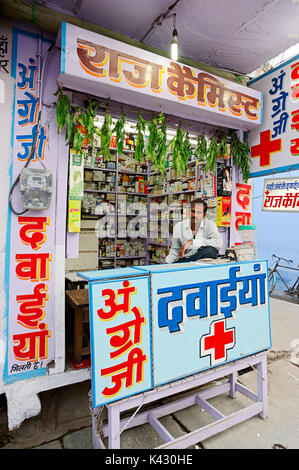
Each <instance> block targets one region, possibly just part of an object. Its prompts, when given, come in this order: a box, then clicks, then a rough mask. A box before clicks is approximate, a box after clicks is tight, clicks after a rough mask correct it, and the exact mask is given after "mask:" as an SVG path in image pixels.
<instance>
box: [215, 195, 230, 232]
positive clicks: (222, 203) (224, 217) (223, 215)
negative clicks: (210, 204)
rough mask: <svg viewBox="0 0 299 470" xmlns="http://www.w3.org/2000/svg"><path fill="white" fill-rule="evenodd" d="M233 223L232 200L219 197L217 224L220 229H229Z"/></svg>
mask: <svg viewBox="0 0 299 470" xmlns="http://www.w3.org/2000/svg"><path fill="white" fill-rule="evenodd" d="M230 222H231V198H230V197H225V196H223V197H217V209H216V224H217V225H218V227H229V226H230Z"/></svg>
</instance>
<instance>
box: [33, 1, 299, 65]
mask: <svg viewBox="0 0 299 470" xmlns="http://www.w3.org/2000/svg"><path fill="white" fill-rule="evenodd" d="M34 3H35V4H37V5H43V6H46V7H48V8H51V9H54V10H57V11H59V12H65V13H67V14H71V15H75V16H77V17H79V18H81V19H83V20H86V21H89V22H92V23H95V24H98V25H100V26H102V27H105V28H108V29H111V30H113V31H116V32H118V33H120V34H123V35H125V36H128V37H130V38H132V39H135V40H137V41H141V40H142V38H143V37H144V35H145V34H146V33H148V32H149V30H150V28H151V26H152V25H153V24H154V22H155V20H156V19H157V18H158V17H159V16H160V15H163V14H164V13H166V12H167V10H168V9H169V7H173V9H172V10H171V13H176V26H177V31H178V38H179V48H180V55H181V56H182V57H185V58H188V59H192V60H196V61H200V62H204V63H206V64H210V65H214V66H216V67H220V68H224V69H229V70H232V71H235V72H239V73H242V74H248V73H250V72H252V71H253V70H255V69H257V68H258V67H260V66H261V65H263V64H265V63H266V62H267V61H268V60H270V59H271V58H273V57H275V56H277V55H278V54H280V53H282V52H283V51H285V50H286V49H287V48H289V47H291V46H293V45H294V44H296V43H297V42H299V27H298V25H299V0H177V1H175V0H34ZM172 30H173V18H172V17H169V18H166V19H164V20H163V21H162V23H161V24H160V25H159V26H157V25H155V26H154V27H153V29H152V30H150V32H149V34H148V35H147V36H146V37H145V38H144V43H146V44H148V45H150V46H153V47H156V48H159V49H162V50H164V51H167V50H169V46H170V42H171V39H172Z"/></svg>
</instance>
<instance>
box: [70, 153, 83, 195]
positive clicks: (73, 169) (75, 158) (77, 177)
mask: <svg viewBox="0 0 299 470" xmlns="http://www.w3.org/2000/svg"><path fill="white" fill-rule="evenodd" d="M83 196H84V159H83V155H80V154H77V153H76V152H75V150H73V149H71V150H70V170H69V199H74V200H78V199H81V200H82V199H83Z"/></svg>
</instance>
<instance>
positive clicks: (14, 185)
mask: <svg viewBox="0 0 299 470" xmlns="http://www.w3.org/2000/svg"><path fill="white" fill-rule="evenodd" d="M54 46H55V43H52V44H51V46H50V47H49V48H48V50H47V51H46V55H45V60H44V63H43V66H42V71H41V79H40V81H41V83H40V93H39V99H38V101H39V113H38V119H37V127H36V132H35V136H34V140H33V143H32V147H31V151H30V155H29V158H28V160H27V162H26V163H25V165H24V168H23V169H25V168H27V166H28V165H29V163H30V161H31V160H32V158H33V157H34V155H35V149H36V143H37V139H38V136H39V132H40V129H41V127H42V126H41V106H42V96H43V83H44V73H45V67H46V63H47V59H48V56H49V53H50V51H51V50H52V49H53V48H54ZM41 164H42V165H43V167H44V168H45V165H44V164H43V162H42V161H41ZM20 175H21V173H19V175H18V176H17V178H16V179H15V181H14V183H13V184H12V186H11V188H10V191H9V199H8V201H9V207H10V209H11V211H12V212H13V213H14V214H15V215H23V214H25V213H26V212H28V210H29V209H25V210H24V211H21V212H17V211H16V210H15V209H14V207H13V204H12V194H13V191H14V189H15V187H16V185H17V184H18V182H19V181H20Z"/></svg>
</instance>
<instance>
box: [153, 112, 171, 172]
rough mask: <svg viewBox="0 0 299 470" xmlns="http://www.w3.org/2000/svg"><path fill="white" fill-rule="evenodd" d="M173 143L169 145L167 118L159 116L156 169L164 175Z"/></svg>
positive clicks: (161, 114)
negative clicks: (169, 150)
mask: <svg viewBox="0 0 299 470" xmlns="http://www.w3.org/2000/svg"><path fill="white" fill-rule="evenodd" d="M170 144H171V142H169V143H168V144H167V126H166V117H165V115H164V114H163V113H160V114H159V116H158V145H157V152H156V158H155V168H156V170H159V171H160V172H161V173H162V175H164V174H165V173H166V169H165V163H166V156H167V151H168V148H169V146H170Z"/></svg>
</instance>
